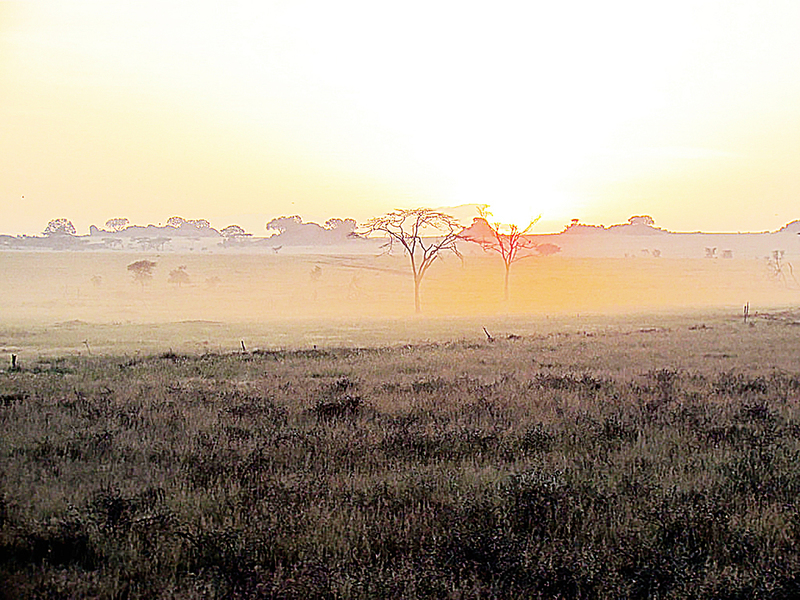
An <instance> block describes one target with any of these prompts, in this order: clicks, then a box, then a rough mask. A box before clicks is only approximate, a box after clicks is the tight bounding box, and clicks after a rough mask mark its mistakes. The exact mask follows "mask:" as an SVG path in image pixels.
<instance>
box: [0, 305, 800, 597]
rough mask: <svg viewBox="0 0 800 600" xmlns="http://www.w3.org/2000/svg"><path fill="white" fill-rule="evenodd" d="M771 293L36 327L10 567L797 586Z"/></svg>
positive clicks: (22, 399)
mask: <svg viewBox="0 0 800 600" xmlns="http://www.w3.org/2000/svg"><path fill="white" fill-rule="evenodd" d="M770 317H771V318H768V317H767V316H765V315H762V316H760V317H759V318H756V319H755V320H754V323H753V324H752V325H745V324H744V323H742V319H741V317H740V316H739V315H738V314H737V313H734V312H722V311H719V312H705V313H693V314H691V315H688V316H687V315H681V314H673V315H672V316H666V315H664V314H661V315H655V316H649V317H646V316H638V317H634V316H630V315H628V316H617V317H592V318H588V317H582V318H577V317H569V318H567V317H562V320H557V319H544V318H542V317H540V318H538V319H534V318H529V317H528V318H525V317H521V316H520V317H515V318H512V317H500V316H497V317H495V318H494V320H492V321H486V320H477V319H474V318H461V319H458V318H453V319H441V320H416V321H412V322H411V323H412V327H411V331H409V332H408V335H409V336H410V337H414V336H420V335H421V336H422V337H427V338H428V341H427V342H426V343H422V342H417V343H412V344H406V343H399V342H394V343H382V341H384V340H386V339H387V338H389V337H390V336H391V331H392V327H394V326H393V325H392V324H391V323H390V322H388V321H382V322H377V321H376V322H375V323H374V324H373V325H374V326H373V327H372V329H370V328H369V327H366V328H364V327H362V328H361V329H354V333H353V334H352V336H353V337H354V338H357V339H360V340H362V343H360V344H343V345H341V346H337V345H336V344H335V343H333V342H334V341H336V339H337V338H335V337H327V338H322V339H321V340H318V346H317V347H316V348H314V346H313V345H312V344H310V343H308V342H310V341H311V340H310V339H307V338H304V337H303V335H300V334H298V337H295V338H292V343H291V344H287V345H286V346H285V347H280V345H276V346H275V347H268V346H270V345H269V344H265V345H263V346H262V349H261V350H257V351H254V352H246V353H243V352H234V351H232V350H233V349H231V350H227V349H222V350H223V351H220V349H217V348H210V349H208V351H199V350H200V348H196V349H195V350H193V351H191V352H189V351H186V352H184V351H180V352H175V351H172V352H170V351H164V350H160V351H158V352H153V353H150V352H147V351H140V352H138V353H136V352H133V351H125V352H124V353H123V352H120V353H119V354H103V355H101V354H100V353H99V352H95V353H93V354H88V351H86V350H85V351H84V352H82V353H81V354H80V355H78V353H77V352H68V353H64V354H61V355H59V354H58V353H55V354H53V353H47V352H42V353H40V354H37V353H36V352H33V350H31V351H30V352H29V353H27V354H25V359H24V360H23V361H21V363H20V367H21V368H20V369H19V370H15V371H12V370H9V369H5V370H4V371H2V372H0V581H3V582H5V585H4V586H0V589H1V590H2V591H1V592H0V595H4V596H5V597H8V598H62V597H96V598H134V597H136V598H236V597H240V598H250V597H262V598H509V597H524V598H552V597H562V598H597V597H604V598H605V597H608V598H793V597H797V596H798V594H800V503H799V502H798V497H800V467H798V464H800V344H799V343H798V342H799V341H800V327H797V326H796V325H795V323H796V322H798V319H800V314H794V313H789V312H785V313H781V314H772V315H770ZM487 322H488V323H489V325H490V326H489V329H490V330H491V332H492V334H493V335H494V337H495V341H494V342H489V341H488V340H487V339H486V337H485V336H484V334H483V332H482V331H481V330H480V327H479V326H480V325H481V323H487ZM380 323H383V325H380ZM395 325H396V324H395ZM181 326H187V327H188V326H189V325H188V324H184V325H180V324H173V325H169V326H168V329H167V331H164V332H162V334H161V335H164V336H165V338H164V339H165V340H166V339H168V338H169V336H170V335H172V334H174V333H175V330H173V329H169V327H173V328H180V327H181ZM192 326H197V324H194V325H192ZM204 326H205V327H212V328H213V327H214V326H213V325H209V324H206V325H204ZM81 327H84V328H86V327H95V330H94V331H95V333H97V332H98V331H99V329H98V327H99V326H97V325H95V326H89V325H86V324H80V323H78V324H75V323H73V324H72V325H69V324H67V325H65V326H64V329H65V330H66V333H65V332H63V331H62V332H52V330H49V329H47V330H46V329H43V330H41V331H39V332H38V333H37V331H34V330H30V331H22V330H20V329H17V330H12V329H13V328H9V330H8V331H6V332H5V333H6V334H7V335H17V334H18V335H19V336H21V338H22V337H25V335H24V334H26V333H27V334H28V336H29V337H30V336H33V338H34V341H32V342H31V343H30V348H31V349H40V348H44V347H45V346H46V341H47V338H46V335H47V334H48V332H51V333H52V334H53V335H55V336H56V338H58V336H67V338H69V336H70V335H76V336H77V337H80V336H81V335H84V334H86V330H85V329H84V330H81ZM130 327H133V326H132V325H131V326H130ZM142 327H143V329H142V332H143V333H142V335H145V333H144V332H145V331H146V329H147V328H146V327H145V326H142ZM217 327H218V329H210V330H208V331H206V333H207V334H208V336H209V337H211V338H213V337H214V335H215V332H216V336H217V338H218V339H222V338H223V337H224V336H225V335H227V336H229V337H230V338H231V339H230V344H231V345H233V343H234V342H235V341H236V339H235V338H236V337H238V335H239V334H240V333H241V331H235V330H233V331H226V330H225V329H224V328H223V327H222V326H217ZM308 327H309V329H308V331H318V330H316V329H315V328H314V327H311V326H310V325H309V326H308ZM354 327H356V326H355V325H354ZM382 327H383V328H385V329H382ZM70 328H72V329H70ZM15 331H16V333H15ZM308 331H307V333H308ZM331 331H333V329H331ZM70 332H72V333H70ZM178 332H179V333H180V331H178ZM426 332H427V335H426ZM263 333H264V335H265V336H266V335H268V334H269V332H268V331H266V330H265V331H264V332H263ZM98 335H99V334H98ZM125 335H131V336H132V338H131V339H135V337H136V335H135V334H130V333H128V334H125ZM309 335H310V334H309ZM396 335H397V334H396ZM36 336H41V337H38V338H37V337H36ZM359 336H361V337H360V338H359ZM201 337H202V336H201ZM403 337H404V335H403V334H402V332H401V334H399V335H397V338H398V339H399V338H403ZM21 338H20V339H21ZM65 339H66V338H65ZM123 341H124V340H123ZM287 341H288V340H287ZM62 342H63V340H62ZM157 342H158V340H155V341H154V344H153V347H156V346H158V345H159V344H158V343H157ZM364 342H366V343H364ZM125 343H127V342H125ZM315 343H317V342H315ZM123 345H124V344H123V343H122V341H120V347H122V346H123ZM112 346H113V345H112ZM112 346H109V347H112ZM134 346H135V344H134ZM147 348H149V347H145V350H147Z"/></svg>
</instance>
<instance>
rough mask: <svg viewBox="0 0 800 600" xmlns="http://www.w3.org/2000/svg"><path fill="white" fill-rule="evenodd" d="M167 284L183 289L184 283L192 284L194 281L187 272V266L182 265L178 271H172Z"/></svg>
mask: <svg viewBox="0 0 800 600" xmlns="http://www.w3.org/2000/svg"><path fill="white" fill-rule="evenodd" d="M167 282H169V283H172V284H174V285H177V286H178V287H182V286H183V284H184V283H186V284H189V283H191V282H192V280H191V278H190V277H189V274H188V273H187V272H186V265H181V266H179V267H178V268H177V269H173V270H172V271H170V272H169V278H168V279H167Z"/></svg>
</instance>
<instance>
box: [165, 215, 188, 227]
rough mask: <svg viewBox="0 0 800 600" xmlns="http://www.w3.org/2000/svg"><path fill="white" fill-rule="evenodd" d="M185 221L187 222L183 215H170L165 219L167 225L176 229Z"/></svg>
mask: <svg viewBox="0 0 800 600" xmlns="http://www.w3.org/2000/svg"><path fill="white" fill-rule="evenodd" d="M186 222H187V221H186V219H184V218H183V217H170V218H169V219H167V226H168V227H175V228H176V229H178V228H179V227H181V226H182V225H184V224H185V223H186Z"/></svg>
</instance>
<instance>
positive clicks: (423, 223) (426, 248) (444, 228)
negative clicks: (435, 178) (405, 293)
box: [363, 208, 463, 313]
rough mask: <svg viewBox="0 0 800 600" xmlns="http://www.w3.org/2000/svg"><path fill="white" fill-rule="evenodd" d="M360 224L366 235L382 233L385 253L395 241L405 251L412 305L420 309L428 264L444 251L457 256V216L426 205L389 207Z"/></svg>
mask: <svg viewBox="0 0 800 600" xmlns="http://www.w3.org/2000/svg"><path fill="white" fill-rule="evenodd" d="M363 228H364V229H365V233H366V234H367V235H369V234H371V233H379V234H383V235H385V236H386V238H387V242H386V244H385V246H384V247H385V248H386V249H387V253H390V252H391V251H392V250H393V249H394V246H395V244H399V245H400V246H402V248H403V250H404V251H405V253H406V254H407V255H408V257H409V260H410V261H411V272H412V274H413V275H414V308H415V310H416V312H418V313H419V312H421V311H422V305H421V302H420V285H421V284H422V279H423V278H424V277H425V273H427V272H428V269H430V267H431V265H432V264H433V263H434V262H436V259H437V258H439V256H440V255H441V254H442V253H443V252H446V251H450V252H452V253H454V254H455V255H456V256H458V257H461V253H460V252H459V251H458V248H457V247H456V242H457V241H458V239H459V233H460V232H461V231H462V229H463V228H462V227H461V225H460V224H459V223H458V220H457V219H456V218H455V217H453V216H451V215H448V214H446V213H443V212H439V211H436V210H433V209H430V208H412V209H405V210H400V209H398V210H393V211H392V212H390V213H387V214H385V215H383V216H381V217H373V218H372V219H370V220H369V221H367V222H366V223H364V225H363ZM423 236H425V237H423Z"/></svg>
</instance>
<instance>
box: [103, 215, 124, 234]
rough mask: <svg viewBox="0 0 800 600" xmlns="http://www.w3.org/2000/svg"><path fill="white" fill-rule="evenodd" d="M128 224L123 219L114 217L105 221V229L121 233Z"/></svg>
mask: <svg viewBox="0 0 800 600" xmlns="http://www.w3.org/2000/svg"><path fill="white" fill-rule="evenodd" d="M129 224H130V221H129V220H128V219H126V218H125V217H115V218H113V219H109V220H108V221H106V227H110V228H111V229H113V230H114V231H122V230H123V229H125V228H126V227H127V226H128V225H129Z"/></svg>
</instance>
